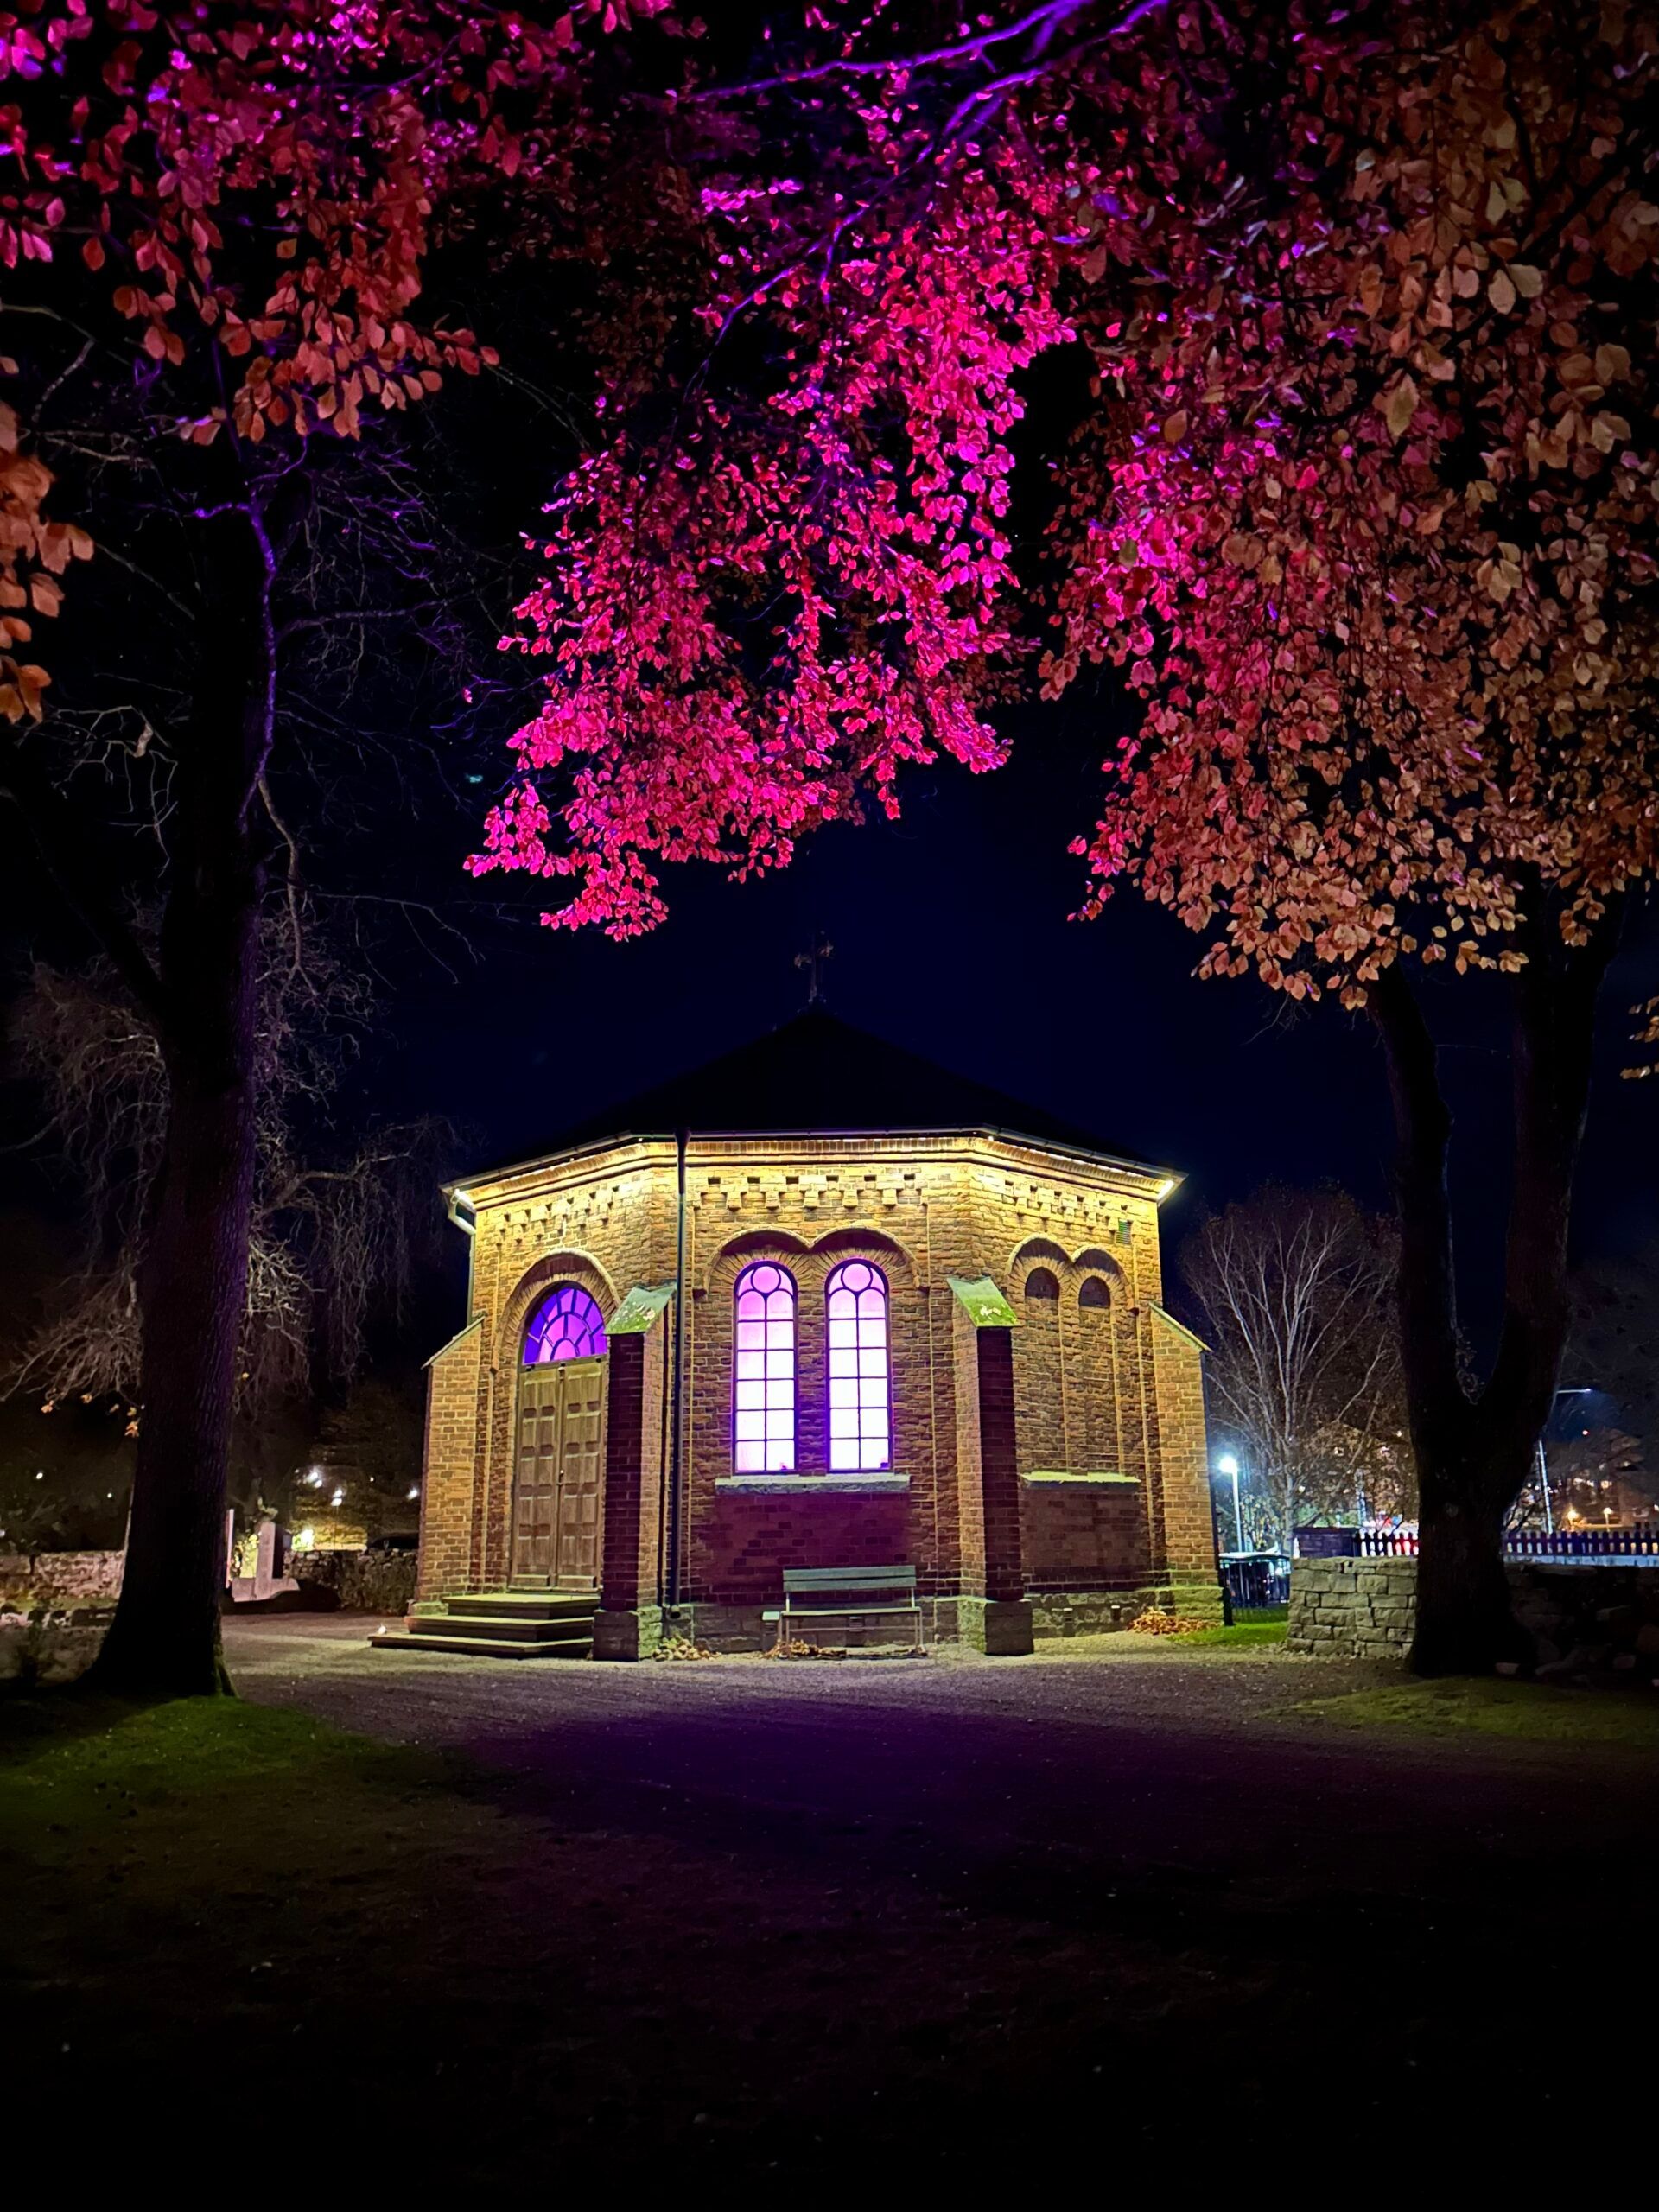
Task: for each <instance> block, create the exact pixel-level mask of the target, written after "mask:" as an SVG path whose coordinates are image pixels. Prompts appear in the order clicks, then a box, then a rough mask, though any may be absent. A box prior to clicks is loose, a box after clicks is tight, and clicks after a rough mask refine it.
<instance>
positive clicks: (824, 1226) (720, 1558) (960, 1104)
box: [410, 1009, 1219, 1658]
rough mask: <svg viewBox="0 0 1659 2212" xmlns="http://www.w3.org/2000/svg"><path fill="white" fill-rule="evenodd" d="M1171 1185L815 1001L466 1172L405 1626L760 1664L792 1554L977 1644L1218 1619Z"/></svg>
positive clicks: (432, 1386) (927, 1634) (1196, 1384)
mask: <svg viewBox="0 0 1659 2212" xmlns="http://www.w3.org/2000/svg"><path fill="white" fill-rule="evenodd" d="M1174 1183H1175V1178H1174V1177H1173V1176H1172V1175H1171V1174H1170V1173H1168V1172H1167V1170H1166V1169H1164V1168H1161V1167H1157V1166H1148V1165H1147V1164H1145V1163H1143V1162H1141V1161H1139V1160H1133V1159H1128V1158H1125V1157H1122V1156H1121V1155H1119V1154H1115V1153H1113V1152H1110V1151H1108V1150H1105V1149H1103V1148H1102V1147H1100V1146H1098V1145H1097V1144H1096V1143H1095V1142H1093V1141H1091V1140H1090V1138H1089V1137H1088V1136H1087V1135H1084V1134H1082V1133H1079V1132H1077V1131H1074V1130H1071V1129H1068V1128H1065V1127H1063V1126H1062V1125H1060V1124H1058V1123H1057V1122H1053V1121H1052V1119H1051V1118H1050V1117H1048V1116H1046V1115H1044V1114H1041V1113H1039V1112H1038V1111H1036V1110H1035V1109H1031V1108H1028V1107H1023V1106H1020V1105H1018V1104H1016V1103H1014V1102H1013V1101H1012V1100H1010V1099H1007V1098H1005V1097H1002V1096H1000V1095H999V1094H997V1093H995V1092H993V1091H988V1090H984V1089H983V1088H982V1087H981V1086H979V1085H977V1084H971V1083H968V1082H965V1081H963V1079H961V1078H959V1077H955V1076H952V1075H950V1074H949V1073H947V1072H946V1071H944V1070H942V1069H939V1068H937V1067H934V1066H933V1065H931V1064H930V1063H928V1062H926V1061H924V1060H921V1059H919V1058H917V1057H915V1056H914V1055H912V1054H911V1053H908V1052H903V1051H900V1050H899V1049H898V1048H897V1047H895V1046H890V1045H887V1044H885V1043H883V1042H881V1041H880V1040H878V1039H874V1038H871V1037H868V1036H867V1035H865V1034H863V1033H861V1032H859V1031H857V1030H855V1029H852V1028H849V1027H848V1026H846V1025H845V1024H843V1023H842V1022H840V1021H838V1020H836V1019H834V1017H832V1016H830V1015H829V1014H825V1013H823V1012H821V1011H818V1010H816V1009H811V1010H809V1011H808V1012H807V1013H806V1014H803V1015H801V1016H799V1017H798V1019H797V1020H794V1021H791V1022H790V1023H787V1024H786V1025H785V1026H784V1027H782V1028H780V1029H778V1030H775V1031H773V1032H772V1033H771V1034H770V1035H768V1036H766V1037H764V1038H762V1039H760V1040H759V1041H758V1042H756V1043H754V1044H752V1045H749V1046H745V1047H743V1048H742V1049H741V1050H740V1051H738V1052H734V1053H731V1054H729V1055H728V1056H727V1057H726V1058H723V1059H721V1060H717V1061H715V1062H713V1063H711V1064H710V1065H709V1066H707V1067H705V1068H703V1069H702V1070H700V1071H697V1072H696V1073H695V1074H693V1075H691V1076H690V1077H685V1078H683V1080H681V1081H680V1082H678V1083H676V1084H669V1085H665V1086H664V1087H663V1088H662V1089H661V1090H658V1091H655V1092H652V1093H649V1094H647V1095H646V1096H643V1097H641V1098H639V1099H637V1100H635V1101H633V1102H632V1103H630V1104H628V1105H626V1106H625V1107H622V1108H620V1109H617V1110H616V1111H614V1112H613V1113H612V1114H610V1115H608V1116H605V1117H604V1118H603V1120H602V1121H601V1122H598V1123H595V1124H594V1125H592V1126H590V1127H588V1128H578V1129H575V1130H573V1131H570V1132H568V1133H566V1134H564V1135H563V1136H562V1137H561V1138H560V1139H559V1140H558V1141H557V1142H556V1144H555V1145H553V1146H552V1147H550V1149H548V1150H547V1151H546V1152H545V1153H544V1154H543V1155H541V1156H540V1157H537V1158H535V1159H531V1160H525V1161H523V1162H522V1163H520V1164H518V1165H516V1166H509V1167H504V1168H499V1169H497V1170H494V1171H492V1172H491V1173H487V1174H480V1175H475V1176H468V1177H467V1179H465V1180H464V1181H463V1182H462V1183H461V1184H458V1185H454V1186H452V1187H451V1188H450V1190H449V1191H448V1192H447V1194H446V1195H447V1197H448V1201H449V1208H450V1214H451V1217H452V1219H454V1221H455V1223H456V1224H457V1225H458V1226H459V1227H460V1228H461V1229H462V1230H465V1231H466V1232H467V1235H468V1236H470V1239H471V1249H472V1269H471V1288H470V1296H469V1307H470V1311H469V1315H468V1319H467V1325H466V1326H465V1327H464V1328H463V1329H462V1330H461V1332H460V1334H459V1335H457V1336H456V1337H454V1338H453V1339H452V1340H451V1341H450V1342H449V1343H448V1344H446V1345H445V1346H444V1347H443V1349H442V1351H440V1352H439V1353H438V1354H437V1355H436V1356H435V1358H434V1359H433V1360H432V1362H431V1364H430V1370H429V1378H430V1381H429V1403H428V1414H427V1435H426V1468H425V1479H424V1482H423V1491H422V1516H421V1549H420V1578H419V1587H418V1596H417V1603H416V1610H415V1614H414V1615H413V1616H412V1617H411V1620H410V1630H412V1631H415V1632H416V1640H425V1641H435V1642H441V1643H446V1644H449V1645H454V1644H457V1643H463V1642H464V1641H465V1629H466V1624H468V1623H470V1624H472V1625H473V1626H474V1628H476V1629H477V1630H478V1632H479V1633H480V1634H482V1633H483V1632H484V1630H483V1629H482V1626H481V1624H482V1623H483V1622H485V1621H486V1620H488V1619H490V1618H494V1619H496V1620H497V1621H498V1622H499V1621H501V1620H503V1619H505V1620H506V1621H508V1622H509V1623H510V1624H511V1623H512V1622H514V1621H515V1620H516V1619H517V1618H518V1616H516V1615H515V1613H514V1611H513V1609H514V1607H515V1605H518V1606H521V1607H523V1609H524V1618H528V1619H537V1620H541V1621H542V1622H543V1624H546V1623H548V1622H551V1623H553V1624H555V1627H554V1628H552V1629H549V1628H547V1627H546V1626H545V1625H544V1626H543V1630H541V1631H539V1633H541V1634H543V1637H546V1636H551V1635H555V1634H556V1636H557V1637H559V1638H560V1639H562V1641H561V1642H560V1643H559V1644H558V1648H560V1649H569V1650H571V1651H573V1652H574V1651H578V1650H582V1649H591V1650H592V1652H593V1654H594V1656H596V1657H600V1658H638V1657H641V1656H648V1655H649V1654H650V1653H651V1652H652V1650H653V1649H655V1648H656V1647H657V1645H658V1642H659V1641H660V1639H661V1638H662V1637H664V1635H676V1636H681V1637H688V1638H690V1639H693V1640H695V1641H696V1643H700V1644H702V1645H705V1646H708V1647H709V1648H711V1649H716V1650H745V1649H748V1650H758V1649H765V1648H766V1647H768V1646H770V1645H771V1644H772V1643H774V1642H775V1641H776V1640H777V1637H778V1634H779V1629H778V1616H779V1607H780V1605H781V1602H782V1600H783V1599H784V1597H785V1578H786V1575H787V1574H789V1573H791V1571H794V1572H796V1573H799V1571H800V1570H806V1569H810V1570H842V1571H843V1576H842V1579H843V1580H844V1582H845V1585H846V1586H847V1587H849V1589H852V1590H856V1589H857V1588H858V1587H859V1586H860V1585H859V1582H858V1580H857V1577H855V1576H854V1575H853V1574H851V1573H850V1572H848V1571H850V1570H854V1569H857V1570H861V1571H863V1573H866V1574H867V1575H868V1576H869V1577H870V1578H871V1580H872V1583H876V1582H879V1581H880V1580H881V1579H882V1578H884V1577H886V1578H888V1579H889V1580H891V1579H892V1578H893V1576H895V1575H896V1574H897V1573H899V1572H903V1573H905V1574H906V1577H907V1578H908V1577H909V1576H911V1575H912V1574H913V1589H912V1591H911V1592H910V1593H909V1598H910V1602H911V1603H912V1606H913V1609H914V1618H916V1620H917V1622H918V1630H919V1633H920V1635H921V1637H922V1638H923V1640H924V1641H925V1642H929V1643H932V1642H939V1643H944V1642H950V1641H961V1642H963V1643H969V1644H971V1645H973V1646H975V1647H976V1648H978V1649H982V1650H986V1651H990V1652H995V1653H1013V1652H1019V1651H1023V1650H1029V1649H1030V1648H1031V1644H1032V1640H1033V1635H1035V1636H1046V1635H1065V1634H1071V1633H1076V1632H1077V1631H1079V1630H1091V1629H1096V1628H1110V1627H1114V1626H1117V1625H1120V1624H1123V1623H1124V1622H1126V1621H1127V1620H1128V1618H1131V1617H1132V1616H1133V1614H1134V1613H1135V1611H1138V1610H1139V1609H1140V1608H1141V1606H1142V1605H1145V1604H1147V1603H1148V1602H1153V1603H1160V1604H1165V1605H1173V1607H1174V1608H1175V1609H1176V1610H1178V1611H1181V1612H1186V1613H1192V1612H1197V1613H1203V1614H1217V1615H1218V1612H1219V1592H1218V1586H1217V1571H1216V1555H1215V1546H1214V1536H1213V1530H1212V1524H1211V1513H1210V1503H1209V1495H1208V1486H1207V1471H1206V1457H1205V1433H1204V1411H1203V1390H1202V1373H1201V1365H1200V1362H1201V1357H1202V1353H1201V1347H1200V1346H1199V1344H1198V1341H1197V1339H1196V1338H1193V1337H1192V1335H1191V1334H1190V1333H1189V1332H1188V1331H1186V1330H1185V1328H1183V1327H1182V1326H1181V1325H1180V1324H1179V1322H1177V1321H1175V1320H1174V1319H1172V1318H1171V1316H1170V1315H1169V1314H1168V1313H1166V1312H1165V1310H1164V1307H1163V1306H1162V1304H1161V1302H1160V1300H1161V1294H1162V1285H1161V1280H1160V1264H1159V1236H1158V1213H1159V1205H1160V1201H1161V1200H1162V1199H1163V1198H1166V1196H1167V1195H1168V1193H1169V1192H1170V1191H1171V1190H1172V1189H1173V1187H1174ZM680 1284H683V1286H684V1295H683V1297H678V1296H677V1295H676V1290H677V1285H680ZM543 1596H544V1597H545V1598H546V1599H547V1600H548V1601H549V1602H547V1603H546V1604H540V1605H538V1604H537V1603H535V1602H534V1601H535V1600H536V1599H537V1598H538V1597H543ZM497 1632H499V1633H501V1634H510V1635H518V1634H521V1633H531V1631H526V1630H521V1628H520V1627H518V1626H512V1625H510V1626H509V1627H507V1628H505V1629H500V1630H498V1631H497ZM540 1648H543V1649H551V1648H553V1647H552V1646H551V1645H550V1644H547V1643H543V1646H542V1647H540Z"/></svg>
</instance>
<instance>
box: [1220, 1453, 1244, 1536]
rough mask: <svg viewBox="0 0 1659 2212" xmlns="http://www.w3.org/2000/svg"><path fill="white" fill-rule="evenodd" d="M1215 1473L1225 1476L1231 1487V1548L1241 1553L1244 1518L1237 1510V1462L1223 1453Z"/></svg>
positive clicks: (1229, 1455)
mask: <svg viewBox="0 0 1659 2212" xmlns="http://www.w3.org/2000/svg"><path fill="white" fill-rule="evenodd" d="M1216 1472H1217V1474H1218V1475H1225V1476H1227V1477H1228V1478H1229V1479H1230V1482H1231V1483H1232V1485H1233V1548H1234V1549H1235V1550H1236V1551H1241V1552H1242V1551H1243V1548H1244V1516H1243V1513H1242V1512H1241V1511H1240V1510H1239V1503H1238V1461H1237V1460H1236V1459H1235V1458H1234V1456H1233V1454H1232V1453H1231V1452H1223V1453H1222V1455H1221V1457H1220V1459H1217V1462H1216Z"/></svg>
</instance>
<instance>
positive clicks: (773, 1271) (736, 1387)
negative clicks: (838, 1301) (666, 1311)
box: [732, 1260, 795, 1475]
mask: <svg viewBox="0 0 1659 2212" xmlns="http://www.w3.org/2000/svg"><path fill="white" fill-rule="evenodd" d="M732 1298H733V1307H734V1313H735V1315H736V1322H737V1351H736V1356H735V1357H734V1360H733V1363H732V1376H733V1381H732V1465H734V1468H735V1469H736V1471H737V1472H738V1473H739V1474H740V1475H746V1474H776V1473H779V1472H782V1473H785V1474H787V1473H789V1472H790V1471H791V1470H792V1469H793V1467H794V1465H795V1278H794V1276H793V1275H791V1274H790V1273H789V1272H788V1270H787V1269H786V1268H779V1267H775V1266H774V1265H773V1264H772V1262H771V1261H770V1260H757V1261H756V1262H755V1264H754V1265H753V1267H752V1268H744V1270H743V1272H742V1274H741V1275H739V1277H738V1279H737V1281H736V1283H735V1284H734V1286H733V1291H732Z"/></svg>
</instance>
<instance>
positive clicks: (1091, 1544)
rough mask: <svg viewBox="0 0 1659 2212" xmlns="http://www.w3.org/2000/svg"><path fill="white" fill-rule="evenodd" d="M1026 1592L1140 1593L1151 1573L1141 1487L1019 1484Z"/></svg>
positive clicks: (1133, 1483) (1085, 1482) (1118, 1483)
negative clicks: (1117, 1591) (1136, 1591)
mask: <svg viewBox="0 0 1659 2212" xmlns="http://www.w3.org/2000/svg"><path fill="white" fill-rule="evenodd" d="M1020 1493H1021V1496H1020V1511H1021V1518H1022V1523H1023V1529H1024V1551H1025V1565H1026V1588H1027V1591H1028V1592H1032V1593H1033V1594H1034V1593H1035V1592H1039V1591H1047V1590H1077V1591H1083V1590H1130V1589H1138V1588H1139V1587H1141V1586H1142V1585H1143V1584H1144V1583H1145V1582H1146V1580H1147V1576H1148V1574H1149V1573H1150V1572H1151V1559H1150V1547H1149V1542H1148V1535H1147V1512H1146V1504H1145V1501H1144V1500H1143V1498H1142V1497H1141V1485H1140V1484H1139V1483H1138V1482H1136V1481H1135V1480H1134V1479H1133V1478H1130V1479H1128V1480H1126V1481H1112V1482H1090V1481H1089V1480H1087V1479H1086V1478H1080V1479H1077V1480H1074V1481H1070V1482H1066V1481H1055V1480H1044V1479H1042V1478H1038V1479H1037V1480H1035V1481H1033V1480H1031V1479H1029V1478H1028V1479H1027V1480H1026V1481H1024V1482H1022V1484H1020Z"/></svg>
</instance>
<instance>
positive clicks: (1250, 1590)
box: [1221, 1552, 1290, 1613]
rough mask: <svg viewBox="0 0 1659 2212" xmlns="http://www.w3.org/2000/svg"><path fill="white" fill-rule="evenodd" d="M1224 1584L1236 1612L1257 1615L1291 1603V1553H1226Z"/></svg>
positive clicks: (1222, 1574) (1223, 1561)
mask: <svg viewBox="0 0 1659 2212" xmlns="http://www.w3.org/2000/svg"><path fill="white" fill-rule="evenodd" d="M1221 1580H1222V1583H1223V1586H1224V1588H1225V1590H1226V1592H1227V1597H1228V1600H1229V1602H1230V1605H1232V1608H1233V1611H1235V1612H1240V1613H1248V1612H1257V1611H1261V1610H1262V1608H1264V1607H1266V1606H1268V1605H1288V1604H1289V1603H1290V1555H1289V1554H1288V1553H1287V1552H1224V1553H1223V1554H1222V1556H1221Z"/></svg>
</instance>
